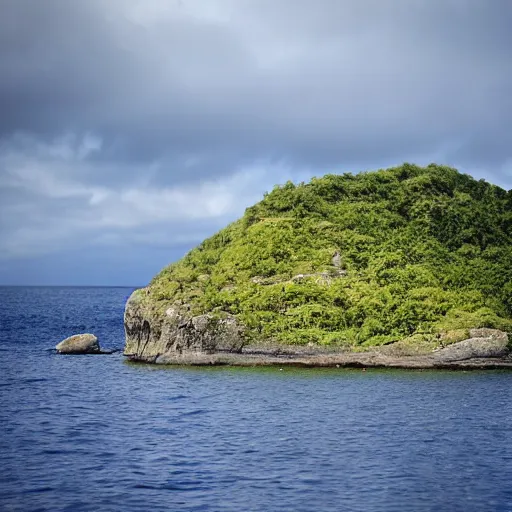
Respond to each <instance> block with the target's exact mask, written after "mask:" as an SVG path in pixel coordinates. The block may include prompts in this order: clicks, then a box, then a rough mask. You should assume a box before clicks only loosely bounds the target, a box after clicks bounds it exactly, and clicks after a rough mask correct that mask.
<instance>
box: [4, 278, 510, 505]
mask: <svg viewBox="0 0 512 512" xmlns="http://www.w3.org/2000/svg"><path fill="white" fill-rule="evenodd" d="M130 292H131V290H130V289H126V288H0V326H1V331H0V372H1V374H0V424H1V434H2V435H1V436H0V510H20V511H21V510H22V511H36V510H37V511H43V510H48V511H52V512H53V511H60V510H68V511H141V510H143V511H144V510H152V511H159V510H174V511H176V510H179V511H181V510H187V511H252V510H254V511H274V510H275V511H324V510H325V511H331V510H332V511H365V512H367V511H400V510H408V511H444V510H448V511H459V510H460V511H465V512H467V511H479V512H481V511H487V510H489V511H512V443H511V438H512V393H511V392H510V389H511V385H512V373H507V372H468V373H454V372H406V371H377V370H368V371H367V372H364V373H363V372H362V371H360V370H294V369H284V370H283V371H280V370H279V368H274V369H236V368H231V369H230V368H205V369H191V368H174V369H172V368H171V369H169V368H168V369H166V368H161V367H153V366H147V365H134V364H129V363H126V362H125V361H124V360H123V357H122V355H121V354H114V355H111V356H106V355H101V356H59V355H56V354H54V353H53V352H51V351H48V350H47V349H48V348H52V347H53V346H55V344H56V343H57V342H59V341H60V340H61V339H63V338H64V337H66V336H68V335H71V334H74V333H76V332H87V331H90V332H93V333H96V334H97V335H98V336H99V337H100V340H101V342H102V345H103V346H104V347H105V348H122V345H123V326H122V313H123V305H124V301H125V300H126V298H127V297H128V295H129V294H130Z"/></svg>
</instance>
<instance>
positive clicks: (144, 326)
mask: <svg viewBox="0 0 512 512" xmlns="http://www.w3.org/2000/svg"><path fill="white" fill-rule="evenodd" d="M145 294H146V292H145V289H141V290H136V291H135V292H134V293H133V294H132V296H131V297H130V298H129V300H128V302H127V304H126V309H125V315H124V324H125V333H126V345H125V350H124V355H125V356H126V357H128V358H129V359H130V360H132V361H139V362H145V363H155V364H167V365H193V366H217V365H229V366H302V367H329V366H333V367H355V368H358V367H361V368H364V367H368V368H370V367H375V368H410V369H436V368H439V369H441V368H446V369H463V370H466V369H484V368H510V369H512V355H511V354H510V351H509V340H508V335H507V333H505V332H502V331H498V330H496V329H471V330H470V332H469V338H468V339H466V340H463V341H459V342H457V343H452V344H450V345H448V346H446V347H444V348H440V349H438V350H436V351H435V352H431V353H428V354H422V355H400V356H395V355H391V354H389V353H385V351H379V349H375V350H373V351H368V352H347V351H341V350H339V349H338V350H336V349H333V348H329V347H315V346H292V345H269V344H249V343H248V342H247V340H246V339H245V338H244V329H243V326H241V325H239V323H238V322H237V320H236V318H235V317H234V316H231V315H228V314H225V315H223V316H214V315H211V314H205V315H199V316H193V315H191V313H190V311H189V308H187V306H186V305H173V306H171V307H169V308H168V309H167V310H166V311H165V312H164V313H157V312H155V311H154V310H153V309H151V307H150V306H149V305H148V304H147V303H146V301H145V300H144V297H145Z"/></svg>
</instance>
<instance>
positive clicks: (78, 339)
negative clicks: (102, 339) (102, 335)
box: [55, 334, 101, 354]
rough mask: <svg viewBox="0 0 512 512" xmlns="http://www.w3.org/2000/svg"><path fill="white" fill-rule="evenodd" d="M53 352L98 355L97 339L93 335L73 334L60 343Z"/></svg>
mask: <svg viewBox="0 0 512 512" xmlns="http://www.w3.org/2000/svg"><path fill="white" fill-rule="evenodd" d="M55 350H57V352H58V353H59V354H100V353H101V351H100V345H99V343H98V338H97V337H96V336H94V334H75V335H74V336H70V337H69V338H66V339H65V340H63V341H61V342H60V343H59V344H58V345H57V346H56V347H55Z"/></svg>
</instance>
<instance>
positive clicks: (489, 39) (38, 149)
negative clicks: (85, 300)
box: [0, 0, 512, 285]
mask: <svg viewBox="0 0 512 512" xmlns="http://www.w3.org/2000/svg"><path fill="white" fill-rule="evenodd" d="M511 26H512V3H511V2H510V0H492V1H488V0H108V1H105V0H76V1H70V0H0V284H91V285H92V284H109V285H111V284H119V285H143V284H145V283H147V282H148V281H149V279H150V278H151V277H152V276H153V275H154V274H155V273H156V272H157V271H159V270H160V269H161V268H162V267H163V266H165V265H166V264H167V263H169V262H171V261H173V260H175V259H177V258H179V257H180V256H182V255H183V254H184V253H185V252H186V251H187V250H189V249H190V248H191V247H193V246H194V245H196V244H197V243H198V242H199V241H201V240H202V239H203V238H204V237H206V236H208V235H210V234H212V233H214V232H215V231H217V230H218V229H220V228H221V227H222V226H224V225H225V224H226V223H227V222H229V221H231V220H233V219H235V218H237V217H238V216H239V215H240V214H241V213H243V211H244V209H245V208H246V207H247V206H249V205H251V204H252V203H254V202H256V201H257V200H259V199H260V198H261V197H262V195H263V193H264V192H265V191H267V190H270V189H271V188H272V186H273V185H274V184H275V183H283V182H285V181H286V180H288V179H292V180H294V181H302V180H305V179H309V178H310V177H311V176H321V175H323V174H325V173H327V172H338V171H339V172H345V171H352V172H358V171H361V170H366V169H374V168H381V167H386V166H390V165H395V164H400V163H402V162H404V161H409V162H416V163H419V164H427V163H430V162H438V163H444V164H449V165H453V166H455V167H457V168H459V169H460V170H463V171H464V172H468V173H470V174H472V175H473V176H475V177H477V178H485V179H487V180H488V181H490V182H493V183H495V184H498V185H501V186H502V187H504V188H506V189H510V188H512V94H511V91H512V31H511V30H510V27H511Z"/></svg>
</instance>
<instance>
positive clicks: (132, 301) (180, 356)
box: [124, 289, 244, 364]
mask: <svg viewBox="0 0 512 512" xmlns="http://www.w3.org/2000/svg"><path fill="white" fill-rule="evenodd" d="M143 299H144V290H143V289H142V290H136V291H135V292H134V293H133V294H132V295H131V297H130V298H129V300H128V302H127V304H126V309H125V314H124V325H125V333H126V345H125V350H124V354H125V355H126V356H128V357H130V358H131V359H135V360H138V361H147V362H156V363H183V364H187V362H188V361H189V360H193V359H195V358H196V357H197V356H198V355H205V354H207V355H210V354H213V353H216V352H223V353H226V352H227V353H229V352H240V351H241V350H242V347H243V345H244V336H243V328H242V327H241V326H240V325H239V324H238V322H237V320H236V319H235V317H234V316H232V315H227V314H226V315H213V314H205V315H199V316H193V315H191V314H190V312H189V310H188V308H187V306H186V305H180V304H178V305H174V306H171V307H169V308H168V309H167V310H166V311H165V313H163V314H161V313H160V314H157V313H156V312H154V311H153V310H152V309H151V307H150V306H149V305H148V304H146V303H145V302H144V300H143Z"/></svg>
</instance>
